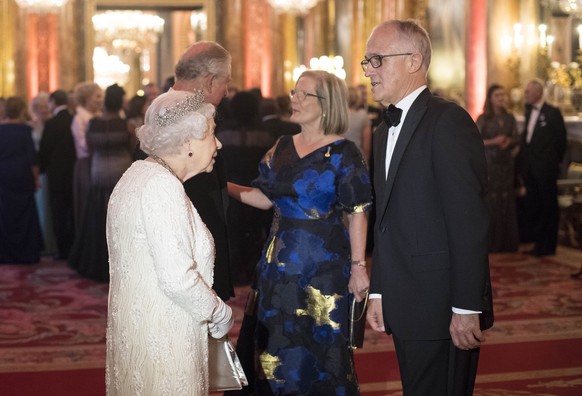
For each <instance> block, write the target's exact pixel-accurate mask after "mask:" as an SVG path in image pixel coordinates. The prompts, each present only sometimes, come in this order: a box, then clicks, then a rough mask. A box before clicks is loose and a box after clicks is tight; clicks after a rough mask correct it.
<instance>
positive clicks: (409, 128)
mask: <svg viewBox="0 0 582 396" xmlns="http://www.w3.org/2000/svg"><path fill="white" fill-rule="evenodd" d="M430 96H431V93H430V91H429V90H428V89H425V90H424V91H422V92H421V93H420V95H419V96H418V98H416V100H415V101H414V103H413V104H412V106H411V107H410V109H409V110H408V113H407V115H406V118H405V119H404V124H403V125H402V129H401V130H400V135H399V136H398V141H397V142H396V146H395V147H394V152H393V153H392V159H391V160H390V167H389V169H388V177H387V178H386V183H385V185H384V189H383V190H384V191H383V193H382V197H383V198H384V200H382V201H380V202H379V203H380V204H382V206H380V208H381V210H382V217H381V219H382V220H383V219H384V216H385V215H386V209H387V207H388V201H389V200H390V194H392V188H393V186H394V181H395V180H396V174H397V173H398V167H399V166H400V162H401V161H402V157H403V156H404V152H405V151H406V147H408V144H409V143H410V139H412V136H413V135H414V133H415V131H416V128H417V127H418V124H419V123H420V120H421V119H422V117H423V116H424V113H425V112H426V109H427V105H426V102H427V100H428V98H429V97H430ZM385 142H386V140H385ZM383 158H384V159H385V158H386V143H385V144H384V156H383ZM385 162H386V161H384V163H385ZM383 170H384V172H383V173H382V176H383V177H384V175H385V174H386V168H385V165H384V167H383Z"/></svg>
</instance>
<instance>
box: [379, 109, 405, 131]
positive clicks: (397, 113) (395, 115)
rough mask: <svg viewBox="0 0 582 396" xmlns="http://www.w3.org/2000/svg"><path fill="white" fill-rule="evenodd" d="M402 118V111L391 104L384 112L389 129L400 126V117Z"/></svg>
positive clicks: (383, 116)
mask: <svg viewBox="0 0 582 396" xmlns="http://www.w3.org/2000/svg"><path fill="white" fill-rule="evenodd" d="M401 116H402V109H399V108H398V107H396V106H394V105H393V104H391V105H390V106H388V108H387V109H386V110H384V111H383V112H382V118H383V119H384V122H385V123H386V125H388V128H390V127H395V126H396V125H398V124H400V117H401Z"/></svg>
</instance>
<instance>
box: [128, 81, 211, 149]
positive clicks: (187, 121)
mask: <svg viewBox="0 0 582 396" xmlns="http://www.w3.org/2000/svg"><path fill="white" fill-rule="evenodd" d="M203 101H204V95H203V94H202V92H200V91H197V92H189V91H175V90H173V89H170V90H169V91H168V92H166V93H164V94H161V95H160V96H158V97H157V98H156V99H154V101H153V102H152V104H151V105H150V106H149V107H148V110H147V111H146V114H145V121H144V124H143V125H142V126H141V127H140V128H138V130H137V131H136V134H137V137H138V138H139V141H140V148H141V149H142V150H143V151H144V152H145V153H146V154H156V155H158V156H159V155H173V154H178V153H179V152H180V147H181V146H182V145H183V144H184V143H186V142H188V141H190V140H192V139H198V140H201V139H204V137H205V136H206V133H207V132H208V129H209V125H210V124H209V122H208V121H209V120H212V118H213V116H214V112H215V109H214V106H213V105H211V104H209V103H204V102H203Z"/></svg>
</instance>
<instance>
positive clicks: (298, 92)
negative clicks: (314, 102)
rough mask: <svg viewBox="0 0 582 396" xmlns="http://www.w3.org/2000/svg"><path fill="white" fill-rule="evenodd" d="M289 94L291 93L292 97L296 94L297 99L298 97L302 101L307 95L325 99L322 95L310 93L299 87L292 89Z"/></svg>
mask: <svg viewBox="0 0 582 396" xmlns="http://www.w3.org/2000/svg"><path fill="white" fill-rule="evenodd" d="M290 94H291V97H292V98H293V97H295V96H297V99H299V100H300V101H302V102H303V101H304V100H305V98H307V97H308V96H313V97H315V98H319V99H325V98H324V97H323V96H319V95H316V94H312V93H309V92H306V91H304V90H302V89H300V90H297V89H292V90H291V92H290Z"/></svg>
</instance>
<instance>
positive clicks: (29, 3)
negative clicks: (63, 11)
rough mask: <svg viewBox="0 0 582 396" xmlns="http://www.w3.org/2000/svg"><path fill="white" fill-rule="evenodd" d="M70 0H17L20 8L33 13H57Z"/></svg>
mask: <svg viewBox="0 0 582 396" xmlns="http://www.w3.org/2000/svg"><path fill="white" fill-rule="evenodd" d="M68 1H69V0H16V4H18V6H19V7H20V8H23V9H26V10H28V11H30V12H33V13H39V14H44V13H50V12H56V11H57V9H58V8H60V7H62V6H64V5H65V4H67V2H68Z"/></svg>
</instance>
